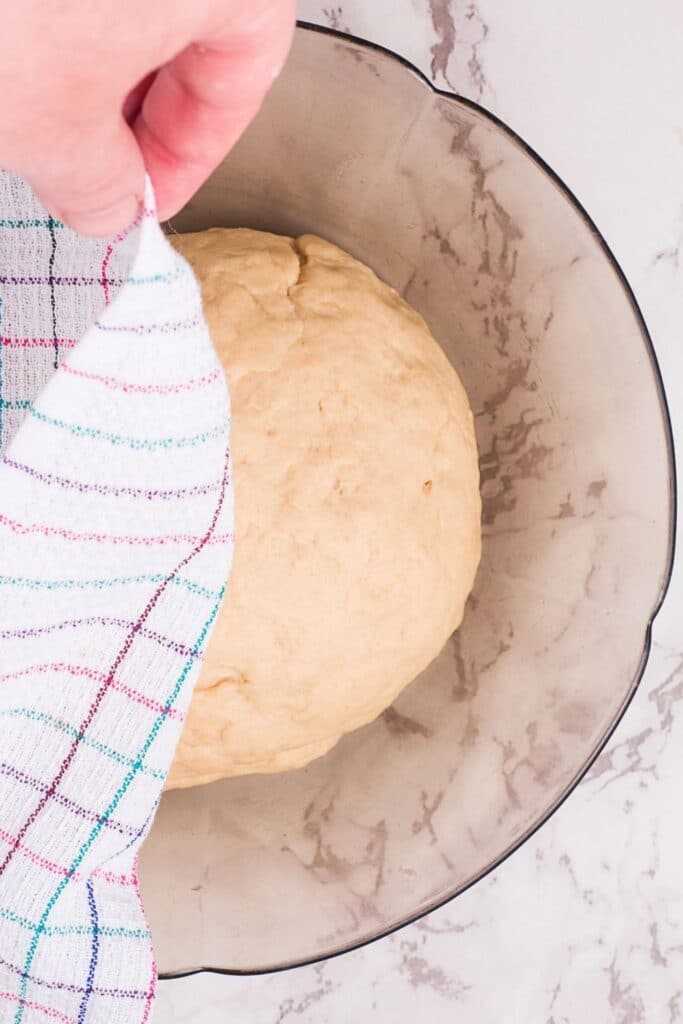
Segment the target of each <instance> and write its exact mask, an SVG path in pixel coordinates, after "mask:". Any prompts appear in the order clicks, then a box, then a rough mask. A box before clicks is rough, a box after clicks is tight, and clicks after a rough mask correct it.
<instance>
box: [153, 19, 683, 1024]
mask: <svg viewBox="0 0 683 1024" xmlns="http://www.w3.org/2000/svg"><path fill="white" fill-rule="evenodd" d="M300 14H301V17H303V18H306V19H307V20H310V21H317V22H320V23H322V24H333V25H335V26H336V27H338V28H341V29H347V30H349V31H351V32H353V33H355V34H356V35H359V36H364V37H366V38H369V39H373V40H376V41H378V42H381V43H383V44H384V45H385V46H387V47H389V48H391V49H393V50H396V51H397V52H399V53H402V54H404V55H405V56H406V57H408V58H409V59H410V60H412V61H413V62H414V63H415V64H417V65H419V66H420V67H422V68H423V69H424V70H425V71H426V72H428V73H431V74H432V76H433V78H434V80H435V81H436V82H437V84H440V85H442V86H445V87H450V88H452V89H454V90H456V91H458V92H460V93H462V94H464V95H466V96H469V97H471V98H473V99H476V100H479V101H480V102H482V103H483V104H484V105H485V106H487V107H488V108H489V109H491V110H493V111H494V112H495V113H497V114H498V115H499V116H500V117H502V118H503V119H504V120H505V121H506V122H507V123H508V124H510V125H511V126H512V127H513V128H514V129H516V130H517V131H518V132H519V133H520V134H521V135H522V136H523V137H524V138H526V139H527V140H528V142H530V143H531V145H532V146H533V147H534V148H535V149H536V150H537V151H538V152H540V153H541V155H542V156H543V157H544V158H545V159H546V160H547V161H548V162H549V163H550V164H551V165H552V166H553V167H554V168H555V170H556V171H557V172H558V173H559V174H560V175H561V177H562V178H564V180H565V181H566V182H567V184H569V186H570V187H571V188H572V189H573V190H574V192H575V193H576V194H577V195H578V197H579V198H580V199H581V201H582V202H583V203H584V205H585V206H586V207H587V208H588V210H589V212H590V213H591V214H592V216H593V218H594V219H595V221H596V222H597V224H598V226H599V227H600V228H601V230H602V232H603V234H604V235H605V237H606V238H607V240H608V242H609V244H610V245H611V247H612V249H613V251H614V252H615V254H616V256H617V259H618V260H619V261H620V263H621V265H622V267H623V268H624V270H625V272H626V274H627V276H628V277H629V280H630V281H631V284H632V285H633V287H634V289H635V292H636V295H637V297H638V299H639V302H640V304H641V307H642V309H643V312H644V314H645V317H646V320H647V322H648V324H649V327H650V329H651V332H652V335H653V338H654V342H655V346H656V348H657V352H658V356H659V359H660V363H661V366H662V370H663V374H664V379H665V383H666V387H667V392H668V396H669V401H670V405H671V409H672V417H673V420H674V429H675V431H676V434H677V438H678V446H679V448H681V447H682V446H683V354H682V353H681V345H680V337H679V334H680V330H681V324H683V288H682V287H681V285H682V284H683V265H682V262H683V103H682V102H681V97H683V64H681V61H680V54H681V52H683V9H682V8H681V6H680V3H679V0H658V2H657V3H656V4H653V5H650V7H649V9H648V11H647V12H646V11H645V7H644V5H643V4H642V3H640V2H636V0H599V2H598V3H595V2H594V0H574V2H573V3H571V4H568V3H565V4H549V3H547V2H542V0H480V2H477V3H470V2H469V0H343V2H342V5H341V7H340V6H339V5H338V4H335V5H332V6H329V5H325V6H323V4H322V3H320V2H319V0H301V2H300ZM682 612H683V573H681V572H677V573H675V575H674V579H673V582H672V586H671V589H670V592H669V597H668V600H667V602H666V604H665V607H664V609H663V610H662V612H661V613H660V616H659V618H658V620H657V623H656V627H655V632H654V646H653V652H652V656H651V660H650V664H649V666H648V669H647V673H646V676H645V679H644V680H643V683H642V684H641V688H640V690H639V693H638V694H637V696H636V698H635V700H634V702H633V704H632V706H631V708H630V709H629V712H628V714H627V715H626V718H625V719H624V721H623V722H622V724H621V725H620V727H619V729H618V731H617V733H616V735H615V736H614V737H613V739H612V741H611V743H610V744H609V747H608V749H607V750H606V752H605V753H604V754H603V755H602V757H601V758H600V760H599V761H598V763H597V764H596V766H595V767H594V768H593V770H592V771H591V773H590V775H589V777H588V778H587V779H586V780H585V781H584V782H583V784H582V785H581V786H580V787H579V789H578V790H577V791H576V792H575V793H574V794H573V795H572V797H571V798H570V800H569V801H568V802H567V803H566V804H565V805H564V806H563V807H562V808H561V809H560V811H559V812H558V813H557V814H556V815H555V817H554V818H553V819H552V821H551V822H550V823H549V824H547V825H546V826H545V827H544V828H543V829H542V830H541V831H540V832H539V833H538V834H537V835H536V836H535V837H534V838H533V839H532V840H530V841H529V842H527V843H526V845H525V846H524V847H523V848H522V849H521V850H519V851H518V852H517V853H516V854H515V855H514V856H513V857H512V858H511V859H510V860H508V861H507V863H505V864H504V865H503V866H502V867H501V868H500V869H499V870H498V871H497V872H496V873H495V874H493V875H491V876H489V877H488V878H487V879H485V880H484V881H483V882H481V883H480V884H479V885H477V886H476V887H475V888H474V889H473V890H471V891H469V892H467V893H466V894H464V895H463V896H462V897H460V898H459V899H458V900H457V901H456V902H454V903H452V904H451V905H450V906H448V907H446V908H445V909H443V910H441V911H439V912H437V913H435V914H433V915H431V916H430V917H428V918H427V919H425V920H423V921H421V922H419V923H418V924H416V925H413V926H411V927H409V928H407V929H404V930H403V931H401V932H398V933H397V934H395V935H394V936H392V937H390V938H388V939H385V940H383V941H381V942H378V943H376V944H374V945H372V946H370V947H367V948H365V949H363V950H359V951H358V952H356V953H353V954H349V955H347V956H345V957H342V958H339V959H336V960H333V961H329V962H328V963H326V964H322V965H319V966H316V967H311V968H303V969H300V970H297V971H293V972H289V973H285V974H279V975H272V976H266V977H258V978H222V977H213V976H201V977H195V978H191V979H186V980H181V981H172V982H164V983H162V985H161V990H160V997H159V1001H158V1005H157V1008H156V1018H155V1019H156V1020H158V1021H163V1022H164V1024H181V1022H182V1024H217V1022H218V1021H223V1020H228V1019H229V1020H232V1021H235V1022H243V1021H244V1022H248V1024H279V1022H281V1021H290V1020H292V1021H297V1022H307V1024H313V1022H315V1024H342V1022H346V1021H350V1020H352V1019H363V1020H372V1021H382V1022H383V1021H389V1020H391V1021H393V1022H399V1024H402V1022H404V1021H405V1022H408V1021H413V1020H414V1019H415V1017H416V1016H417V1015H418V1014H419V1015H422V1016H423V1017H424V1018H425V1019H428V1020H429V1021H430V1024H441V1022H444V1024H445V1022H447V1021H448V1022H450V1021H452V1020H454V1019H457V1020H458V1021H459V1022H462V1024H567V1022H568V1024H575V1022H579V1021H584V1020H590V1021H600V1022H601V1024H638V1022H641V1021H643V1022H645V1021H647V1024H660V1022H661V1024H674V1022H676V1021H678V1020H683V874H682V872H681V866H680V865H681V852H682V850H683V823H682V822H681V814H680V797H679V792H680V777H681V771H682V769H683V700H681V698H683V637H682V636H681V634H680V630H679V622H680V619H681V613H682Z"/></svg>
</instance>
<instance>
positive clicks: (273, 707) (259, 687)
mask: <svg viewBox="0 0 683 1024" xmlns="http://www.w3.org/2000/svg"><path fill="white" fill-rule="evenodd" d="M173 244H174V245H175V247H176V248H177V249H178V250H179V251H180V252H181V253H182V254H183V255H184V256H185V257H186V258H187V259H188V260H189V262H190V263H191V264H192V266H193V267H194V270H195V272H196V273H197V276H198V278H199V281H200V283H201V287H202V292H203V297H204V308H205V312H206V316H207V319H208V323H209V326H210V328H211V332H212V335H213V338H214V341H215V343H216V346H217V348H218V351H219V353H220V356H221V359H222V361H223V364H224V366H225V369H226V372H227V376H228V380H229V383H230V391H231V396H232V410H233V427H232V442H231V448H232V456H233V466H232V469H233V480H234V486H235V500H236V531H237V537H236V548H235V559H234V564H233V569H232V576H231V578H230V583H229V587H228V594H227V597H226V600H225V604H224V606H223V608H222V610H221V612H220V615H219V619H218V622H217V624H216V627H215V629H214V632H213V635H212V637H211V641H210V644H209V650H208V654H207V658H206V662H205V665H204V669H203V672H202V675H201V678H200V680H199V682H198V684H197V688H196V691H195V694H194V697H193V700H192V705H191V708H190V711H189V716H188V720H187V723H186V725H185V729H184V732H183V734H182V738H181V740H180V743H179V746H178V750H177V753H176V758H175V761H174V763H173V766H172V768H171V773H170V775H169V779H168V782H167V788H169V789H170V788H175V787H183V786H192V785H197V784H199V783H203V782H210V781H212V780H214V779H218V778H221V777H223V776H229V775H241V774H245V773H247V772H276V771H282V770H284V769H288V768H295V767H299V766H301V765H305V764H307V763H308V762H309V761H311V760H312V759H313V758H315V757H318V756H319V755H320V754H324V753H325V751H327V750H329V749H330V747H332V746H333V744H334V743H336V742H337V740H338V739H339V738H340V737H341V736H342V735H343V734H344V733H346V732H348V731H349V730H351V729H356V728H357V727H358V726H361V725H363V724H365V723H366V722H370V721H372V719H374V718H375V717H376V716H377V715H378V714H379V713H380V712H381V711H382V710H383V709H384V708H386V707H387V706H388V705H389V704H391V702H392V701H393V700H394V698H395V697H396V696H397V695H398V693H399V692H400V691H401V690H402V689H403V687H404V686H406V685H407V684H408V683H409V682H410V681H411V680H412V679H414V678H415V676H416V675H417V674H418V673H419V672H421V671H422V669H424V668H425V667H426V666H427V665H428V663H429V662H430V661H431V660H432V659H433V658H434V657H435V656H436V655H437V654H438V653H439V651H440V650H441V648H442V647H443V645H444V643H445V641H446V640H447V639H448V637H449V636H450V635H451V633H452V632H453V630H454V629H455V628H456V627H457V626H458V625H459V623H460V621H461V619H462V615H463V607H464V604H465V600H466V598H467V595H468V594H469V592H470V589H471V587H472V584H473V581H474V575H475V572H476V568H477V564H478V561H479V554H480V498H479V473H478V466H477V449H476V443H475V438H474V429H473V421H472V414H471V412H470V409H469V405H468V401H467V396H466V394H465V391H464V389H463V387H462V385H461V383H460V381H459V379H458V377H457V375H456V373H455V370H454V369H453V368H452V367H451V365H450V363H449V362H448V360H447V359H446V357H445V355H444V354H443V352H442V350H441V349H440V347H439V346H438V345H437V343H436V342H435V341H434V340H433V338H432V336H431V334H430V333H429V330H428V328H427V326H426V324H425V323H424V321H423V320H422V318H421V317H420V316H418V314H417V313H416V312H415V311H414V310H413V309H411V307H410V306H408V305H407V304H406V303H405V302H404V301H403V300H402V299H401V298H400V297H399V295H397V294H396V292H394V291H393V290H392V289H391V288H389V287H388V286H387V285H386V284H383V283H382V282H381V281H380V280H379V279H378V278H377V277H376V276H375V274H373V273H372V271H371V270H369V269H368V268H367V267H365V266H363V265H362V264H361V263H359V262H358V261H357V260H355V259H352V258H351V257H350V256H348V255H347V254H346V253H344V252H342V251H341V250H340V249H338V248H337V247H336V246H334V245H331V244H330V243H328V242H324V241H322V240H321V239H319V238H315V237H313V236H311V235H305V236H304V237H302V238H299V239H296V240H292V239H290V238H284V237H281V236H279V235H272V234H266V233H262V232H256V231H248V230H241V229H240V230H226V229H214V230H211V231H204V232H199V233H197V234H189V235H180V236H176V237H174V238H173Z"/></svg>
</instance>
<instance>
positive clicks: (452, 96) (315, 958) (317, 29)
mask: <svg viewBox="0 0 683 1024" xmlns="http://www.w3.org/2000/svg"><path fill="white" fill-rule="evenodd" d="M296 28H297V31H301V30H303V31H305V32H311V33H317V34H320V35H324V36H329V37H332V38H336V39H338V40H339V41H340V42H341V41H344V42H350V43H353V44H355V45H356V46H359V47H362V48H364V49H366V50H369V51H370V52H374V53H379V54H382V55H383V56H385V57H389V58H390V59H393V60H395V61H397V62H398V63H399V64H400V65H402V66H403V68H405V70H406V71H408V72H410V73H411V74H412V75H413V76H415V77H416V78H417V79H418V81H419V82H420V83H421V84H422V85H423V86H426V87H427V88H428V89H429V91H430V92H431V93H432V94H433V95H434V96H439V97H442V98H444V99H447V100H457V102H458V103H459V104H462V105H463V106H465V107H469V108H470V109H471V110H474V111H476V112H477V113H478V114H480V115H482V116H483V117H484V118H485V119H486V120H487V121H489V122H490V123H491V124H493V125H494V126H495V127H497V128H499V129H501V130H502V131H503V133H504V134H505V135H506V136H507V137H508V138H509V139H510V140H511V141H512V142H513V143H515V144H516V145H517V146H519V147H520V148H521V149H522V151H523V152H524V153H525V154H526V155H527V156H528V157H529V158H530V159H531V160H532V161H533V162H534V163H535V164H536V165H537V166H538V167H539V168H540V170H541V171H543V172H544V173H545V174H546V175H547V176H548V177H549V178H550V179H551V181H552V182H553V183H554V184H555V185H556V187H557V188H558V189H559V191H560V192H561V193H562V194H563V196H564V198H565V199H566V200H567V201H568V202H569V203H570V205H571V206H572V207H573V209H574V211H575V212H576V213H577V214H578V215H579V217H580V218H581V220H582V221H583V222H584V224H585V225H586V227H587V228H588V229H589V230H590V232H591V234H592V235H593V236H594V238H595V240H596V241H597V242H598V245H599V247H600V249H601V250H602V253H603V255H604V257H605V258H606V260H607V262H608V263H609V264H610V266H611V267H612V270H613V271H614V273H615V275H616V277H617V281H618V282H619V284H620V285H621V288H622V291H623V293H624V296H625V298H626V300H627V301H628V303H629V305H630V307H631V311H632V313H633V316H634V318H635V321H636V324H637V326H638V327H639V329H640V334H641V337H642V340H643V344H644V346H645V349H646V351H647V354H648V357H649V360H650V366H651V369H652V378H653V382H654V385H655V390H656V392H657V397H658V399H659V407H660V413H661V417H662V427H663V431H664V440H665V446H666V457H667V463H668V477H669V507H668V515H669V536H668V543H667V553H666V561H665V565H664V571H663V575H662V584H661V587H660V590H659V593H658V595H657V598H656V600H655V602H654V605H653V607H652V610H651V612H650V614H649V617H648V620H647V623H646V627H645V639H644V642H643V649H642V652H641V656H640V661H639V663H638V667H637V669H636V671H635V673H634V675H633V679H632V681H631V684H630V687H629V690H628V692H627V693H626V695H625V697H624V700H623V702H622V704H621V706H620V708H619V709H618V711H617V712H616V714H615V716H614V718H613V719H612V721H611V722H610V724H609V725H608V726H607V729H606V730H605V732H604V733H603V735H602V736H601V738H600V740H599V741H598V743H597V744H596V746H595V748H594V749H593V750H592V751H591V753H590V754H589V755H588V757H587V759H586V760H585V762H584V763H583V764H582V765H581V767H580V768H579V769H578V771H577V773H576V775H575V776H574V778H573V779H572V780H571V782H569V783H568V784H567V786H566V787H565V788H564V790H563V791H562V793H561V794H560V795H559V796H558V797H557V798H556V799H555V800H554V801H553V803H552V804H551V805H550V806H549V807H548V808H547V809H546V810H545V811H544V812H543V814H542V815H541V816H540V817H539V818H538V820H537V821H535V822H534V823H533V824H532V825H531V826H530V827H529V828H528V829H527V830H526V831H525V832H524V833H523V834H522V835H521V836H520V837H519V838H518V839H516V840H515V841H514V842H513V843H511V844H510V845H509V846H507V847H506V848H505V850H503V852H502V853H501V854H500V855H499V856H498V857H495V858H494V859H493V860H491V861H490V862H489V863H488V864H486V865H485V866H484V867H482V868H481V870H480V871H478V872H477V873H476V874H475V875H473V876H472V878H470V879H468V881H467V882H466V883H464V884H463V885H460V886H456V888H454V889H453V891H451V892H449V893H448V894H447V895H445V896H439V897H438V898H437V899H434V900H432V901H431V902H430V903H429V904H428V905H427V906H425V907H422V908H421V909H420V910H417V911H415V912H413V913H411V914H407V915H405V916H404V917H403V918H402V919H401V920H400V921H398V922H396V923H393V924H391V925H388V926H387V927H384V928H380V929H378V930H377V931H376V932H374V933H373V934H371V935H368V936H366V937H364V938H362V939H354V940H352V941H350V942H348V943H346V944H344V945H341V946H340V947H339V948H338V949H334V950H332V951H331V952H329V953H325V954H321V955H312V956H307V957H303V958H300V959H296V960H294V961H292V962H291V963H286V964H274V965H272V966H266V967H255V968H230V967H206V966H204V967H190V968H186V969H183V968H180V969H178V970H175V971H163V972H160V973H159V980H160V981H170V980H174V979H178V978H188V977H192V976H193V975H195V974H219V975H227V976H229V977H257V976H260V975H264V974H279V973H281V972H283V971H290V970H294V969H295V968H298V967H308V966H312V965H315V964H319V963H324V962H325V961H327V960H333V959H335V958H336V957H338V956H342V955H344V954H345V953H351V952H354V951H355V950H357V949H362V948H363V947H364V946H369V945H370V944H371V943H373V942H377V941H378V940H379V939H384V938H387V937H388V936H389V935H393V934H394V933H395V932H398V931H400V930H401V929H403V928H405V927H407V926H408V925H410V924H414V923H415V922H416V921H420V920H421V919H422V918H423V917H426V916H427V915H428V914H432V913H434V911H436V910H439V909H441V908H442V907H445V906H446V905H447V904H448V903H450V902H451V901H452V900H455V899H456V898H457V897H458V896H460V895H462V893H464V892H467V890H468V889H471V888H472V887H473V886H474V885H476V884H477V883H478V882H480V881H481V880H482V879H483V878H486V876H487V875H489V874H491V873H492V872H493V871H495V870H497V869H498V868H499V867H500V866H501V865H502V864H504V863H505V862H506V861H507V860H508V858H510V857H511V856H512V855H513V854H514V853H515V852H516V851H517V850H519V849H520V848H521V847H522V846H524V844H525V843H526V842H527V841H528V840H529V839H531V838H532V837H533V836H534V835H535V834H536V833H537V832H538V831H539V829H541V828H543V826H544V825H545V824H546V823H547V822H548V821H549V820H550V819H551V818H552V817H553V815H554V814H555V813H556V811H558V810H559V809H560V807H562V805H563V804H564V803H565V801H566V800H567V799H568V798H569V797H570V796H571V794H572V793H573V792H574V791H575V790H576V789H577V787H578V786H579V784H580V783H581V782H582V781H583V779H584V778H585V776H586V775H587V774H588V772H589V771H590V769H591V768H592V767H593V765H594V764H595V762H596V761H597V759H598V757H599V756H600V754H602V752H603V750H604V749H605V747H606V746H607V744H608V743H609V741H610V739H611V738H612V736H613V735H614V732H615V731H616V729H617V727H618V726H619V724H620V723H621V721H622V719H623V718H624V715H625V714H626V712H627V710H628V708H629V707H630V705H631V702H632V701H633V698H634V697H635V695H636V693H637V692H638V690H639V688H640V683H641V681H642V679H643V676H644V674H645V669H646V667H647V664H648V661H649V657H650V652H651V649H652V627H653V624H654V621H655V619H656V617H657V615H658V613H659V611H660V609H661V607H662V605H663V603H664V599H665V598H666V595H667V592H668V590H669V585H670V583H671V578H672V575H673V568H674V561H675V552H676V533H677V509H678V497H677V470H676V454H675V446H674V435H673V427H672V423H671V414H670V411H669V404H668V400H667V396H666V390H665V388H664V380H663V377H662V371H661V367H660V365H659V361H658V358H657V353H656V350H655V347H654V343H653V341H652V336H651V335H650V332H649V329H648V326H647V323H646V322H645V317H644V315H643V312H642V310H641V308H640V305H639V303H638V300H637V299H636V296H635V294H634V291H633V289H632V287H631V285H630V283H629V281H628V278H627V277H626V274H625V272H624V270H623V269H622V267H621V265H620V264H619V261H618V260H617V258H616V256H615V255H614V253H613V251H612V249H611V248H610V246H609V244H608V243H607V241H606V240H605V237H604V236H603V234H602V232H601V231H600V229H599V228H598V227H597V225H596V224H595V222H594V221H593V219H592V217H591V216H590V214H589V213H588V212H587V210H586V209H585V207H584V206H583V205H582V203H581V202H580V200H579V199H578V198H577V196H576V195H575V194H574V192H573V191H572V190H571V188H570V187H569V186H568V185H567V184H566V182H565V181H563V179H562V178H561V177H560V176H559V174H558V173H557V172H556V171H554V170H553V168H552V167H550V165H549V164H547V163H546V161H545V160H544V159H543V157H542V156H540V155H539V154H538V153H537V152H536V150H535V149H534V148H533V147H532V146H531V145H529V143H528V142H526V140H525V139H523V138H522V136H521V135H519V134H518V133H517V132H516V131H515V130H514V129H513V128H511V127H510V126H509V125H508V124H506V123H505V122H504V121H503V120H501V118H499V117H498V116H497V115H496V114H494V113H492V112H491V111H490V110H487V108H486V107H484V106H482V105H481V104H480V103H477V102H476V101H475V100H471V99H469V98H468V97H466V96H462V95H460V93H456V92H451V91H449V90H445V89H440V88H438V87H437V86H436V85H434V83H433V82H432V81H431V80H430V79H429V78H428V77H427V75H426V74H425V73H424V72H423V71H421V70H420V69H419V68H417V67H416V66H415V65H414V64H412V63H411V62H410V61H409V60H408V59H407V58H406V57H403V56H402V55H401V54H398V53H395V52H394V51H393V50H390V49H389V48H388V47H386V46H382V45H381V44H380V43H376V42H372V41H370V40H368V39H363V38H361V37H360V36H356V35H354V34H353V33H351V32H341V31H339V30H338V29H334V28H330V27H328V26H326V25H318V24H315V23H313V22H309V21H305V20H297V23H296Z"/></svg>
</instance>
